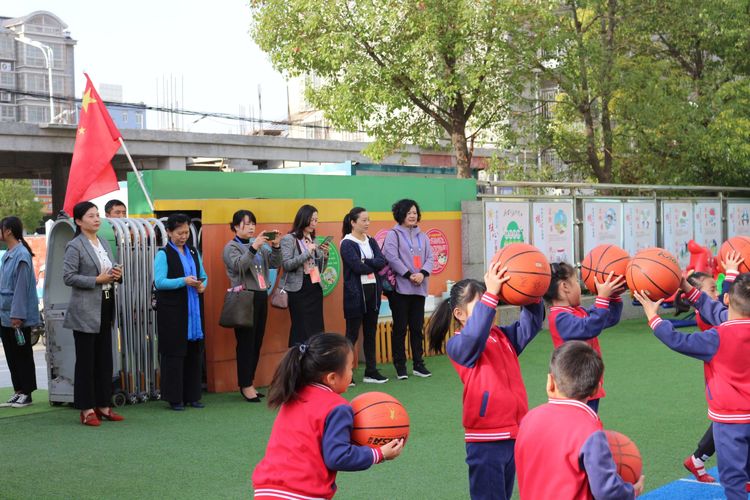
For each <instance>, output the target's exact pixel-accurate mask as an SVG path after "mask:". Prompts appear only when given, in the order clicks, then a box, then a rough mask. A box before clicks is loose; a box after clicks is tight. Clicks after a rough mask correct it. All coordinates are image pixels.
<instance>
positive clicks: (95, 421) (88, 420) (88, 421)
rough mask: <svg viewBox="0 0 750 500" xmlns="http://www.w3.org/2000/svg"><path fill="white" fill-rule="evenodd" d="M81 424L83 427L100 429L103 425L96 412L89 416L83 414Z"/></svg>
mask: <svg viewBox="0 0 750 500" xmlns="http://www.w3.org/2000/svg"><path fill="white" fill-rule="evenodd" d="M81 423H82V424H83V425H90V426H91V427H99V425H101V421H100V420H99V418H98V417H97V416H96V412H91V413H89V414H86V412H83V411H82V412H81Z"/></svg>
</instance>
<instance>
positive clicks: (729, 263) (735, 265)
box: [721, 250, 745, 272]
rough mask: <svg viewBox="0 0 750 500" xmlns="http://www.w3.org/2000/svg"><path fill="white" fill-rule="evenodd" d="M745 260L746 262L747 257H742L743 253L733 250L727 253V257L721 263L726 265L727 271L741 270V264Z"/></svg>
mask: <svg viewBox="0 0 750 500" xmlns="http://www.w3.org/2000/svg"><path fill="white" fill-rule="evenodd" d="M743 262H745V259H743V258H742V255H741V254H740V253H739V252H737V251H735V250H732V251H731V252H729V253H728V254H727V257H726V259H724V260H723V261H722V262H721V265H722V266H724V269H726V270H727V271H734V272H739V269H740V264H742V263H743Z"/></svg>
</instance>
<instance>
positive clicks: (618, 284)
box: [594, 271, 625, 298]
mask: <svg viewBox="0 0 750 500" xmlns="http://www.w3.org/2000/svg"><path fill="white" fill-rule="evenodd" d="M614 274H615V273H614V271H612V272H610V273H609V275H608V276H607V279H606V280H604V283H601V282H600V281H599V280H598V279H597V277H596V276H594V283H596V294H597V295H598V296H599V297H606V298H609V297H611V296H612V295H616V294H620V293H622V289H623V288H624V287H625V276H618V277H617V278H614V279H613V276H614Z"/></svg>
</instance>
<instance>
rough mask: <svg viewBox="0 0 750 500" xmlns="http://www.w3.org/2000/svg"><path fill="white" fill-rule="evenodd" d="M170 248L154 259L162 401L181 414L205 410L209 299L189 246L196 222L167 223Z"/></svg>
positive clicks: (173, 219) (177, 217) (175, 219)
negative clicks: (205, 329) (205, 336)
mask: <svg viewBox="0 0 750 500" xmlns="http://www.w3.org/2000/svg"><path fill="white" fill-rule="evenodd" d="M166 228H167V234H168V235H169V243H167V245H166V246H165V247H164V248H162V249H161V250H159V252H157V254H156V258H155V259H154V286H155V287H156V302H157V304H158V306H157V309H156V323H157V325H158V327H159V354H161V358H160V359H161V364H160V367H161V398H162V399H163V400H165V401H167V402H168V403H169V406H170V407H171V408H172V409H173V410H176V411H181V410H184V409H185V405H186V404H187V405H189V406H192V407H193V408H203V406H204V405H203V403H201V402H200V400H201V375H202V373H203V370H202V365H203V297H202V294H203V292H204V291H206V285H207V284H208V277H207V276H206V272H205V271H204V270H203V263H202V262H201V258H200V255H198V251H197V250H196V249H195V248H193V247H192V246H191V245H189V244H188V243H187V241H188V238H190V217H188V216H187V215H185V214H172V215H170V216H169V217H168V218H167V224H166Z"/></svg>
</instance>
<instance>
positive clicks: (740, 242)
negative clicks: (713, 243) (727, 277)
mask: <svg viewBox="0 0 750 500" xmlns="http://www.w3.org/2000/svg"><path fill="white" fill-rule="evenodd" d="M733 250H734V251H735V252H739V253H740V255H742V258H743V259H745V262H743V263H742V264H740V268H739V271H740V273H748V272H750V238H748V237H747V236H735V237H733V238H729V239H728V240H727V241H725V242H724V243H722V244H721V248H719V254H718V255H717V256H716V257H717V260H718V267H719V272H720V273H723V272H726V269H724V266H722V265H721V263H722V262H723V261H724V259H725V258H726V257H727V254H728V253H729V252H731V251H733Z"/></svg>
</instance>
